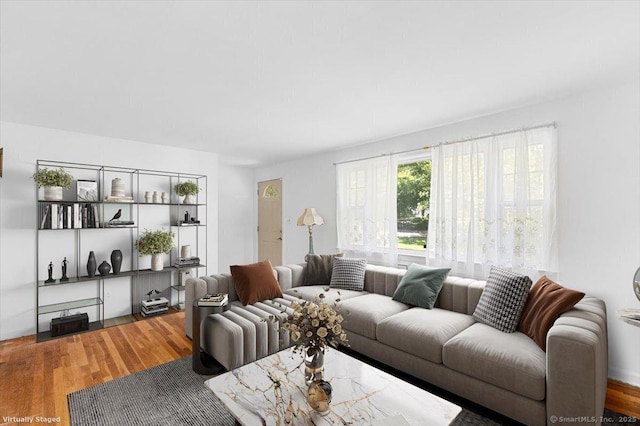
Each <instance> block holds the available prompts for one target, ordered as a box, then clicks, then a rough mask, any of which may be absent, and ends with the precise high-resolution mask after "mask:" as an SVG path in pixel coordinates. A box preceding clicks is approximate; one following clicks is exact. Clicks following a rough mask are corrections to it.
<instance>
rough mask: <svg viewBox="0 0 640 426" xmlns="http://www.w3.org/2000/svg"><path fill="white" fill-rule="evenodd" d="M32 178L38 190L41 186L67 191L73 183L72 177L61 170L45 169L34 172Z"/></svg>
mask: <svg viewBox="0 0 640 426" xmlns="http://www.w3.org/2000/svg"><path fill="white" fill-rule="evenodd" d="M32 177H33V180H34V181H35V182H36V185H38V188H40V187H42V186H60V187H62V188H64V189H69V188H71V184H72V183H73V176H71V175H70V174H69V173H67V172H66V171H65V170H64V169H63V168H60V169H55V170H49V169H47V168H44V169H40V170H38V171H37V172H35V173H34V174H33V176H32Z"/></svg>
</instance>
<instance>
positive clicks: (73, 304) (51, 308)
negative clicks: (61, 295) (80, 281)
mask: <svg viewBox="0 0 640 426" xmlns="http://www.w3.org/2000/svg"><path fill="white" fill-rule="evenodd" d="M95 305H102V299H100V298H99V297H91V298H89V299H81V300H72V301H70V302H63V303H54V304H53V305H43V306H38V315H44V314H50V313H53V312H61V311H64V310H65V309H78V308H85V307H87V306H95Z"/></svg>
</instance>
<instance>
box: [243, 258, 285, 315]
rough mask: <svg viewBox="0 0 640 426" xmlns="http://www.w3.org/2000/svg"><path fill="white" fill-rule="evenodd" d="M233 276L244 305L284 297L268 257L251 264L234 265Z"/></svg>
mask: <svg viewBox="0 0 640 426" xmlns="http://www.w3.org/2000/svg"><path fill="white" fill-rule="evenodd" d="M231 276H232V277H233V284H234V286H235V288H236V293H238V298H239V299H240V301H241V302H242V304H243V305H251V304H254V303H256V302H261V301H263V300H267V299H273V298H274V297H282V290H280V285H278V280H276V276H275V275H274V272H273V267H272V266H271V262H270V261H269V260H268V259H267V260H265V261H262V262H258V263H252V264H250V265H232V266H231Z"/></svg>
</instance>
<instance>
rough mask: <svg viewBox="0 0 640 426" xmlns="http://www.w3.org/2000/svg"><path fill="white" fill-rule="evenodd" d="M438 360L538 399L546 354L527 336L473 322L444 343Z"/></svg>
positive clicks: (473, 375) (456, 369)
mask: <svg viewBox="0 0 640 426" xmlns="http://www.w3.org/2000/svg"><path fill="white" fill-rule="evenodd" d="M442 363H443V364H444V365H445V366H447V367H449V368H451V369H452V370H455V371H458V372H460V373H463V374H466V375H468V376H471V377H475V378H476V379H479V380H482V381H483V382H487V383H491V384H492V385H495V386H498V387H501V388H503V389H507V390H509V391H511V392H514V393H517V394H519V395H522V396H525V397H527V398H531V399H534V400H536V401H542V400H544V397H545V384H546V380H545V377H546V355H545V353H544V351H543V350H542V349H540V348H539V347H538V345H536V343H535V342H534V341H533V340H531V339H530V338H529V337H528V336H527V335H525V334H523V333H520V332H519V331H516V332H514V333H503V332H501V331H499V330H496V329H495V328H493V327H490V326H488V325H486V324H479V323H476V324H474V325H472V326H471V327H469V328H467V329H466V330H464V331H462V332H461V333H459V334H458V335H456V336H455V337H454V338H452V339H451V340H449V341H448V342H447V343H445V344H444V347H443V350H442Z"/></svg>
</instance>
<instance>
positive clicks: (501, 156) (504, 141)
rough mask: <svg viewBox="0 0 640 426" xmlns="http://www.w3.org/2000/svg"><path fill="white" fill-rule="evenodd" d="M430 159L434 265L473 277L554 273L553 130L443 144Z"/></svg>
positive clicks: (430, 238) (430, 252)
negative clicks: (498, 270) (495, 271)
mask: <svg viewBox="0 0 640 426" xmlns="http://www.w3.org/2000/svg"><path fill="white" fill-rule="evenodd" d="M432 156H433V157H432V177H431V203H430V204H431V208H430V216H429V231H428V237H427V262H428V263H429V264H432V265H438V266H447V267H451V268H452V274H457V275H463V276H469V277H476V278H486V276H487V275H488V272H489V269H490V267H491V265H496V266H501V267H504V268H508V269H510V270H512V271H514V272H518V273H524V274H528V275H531V276H537V275H541V274H543V273H544V274H547V275H549V276H550V277H554V276H555V275H556V274H557V272H558V249H557V235H556V161H557V160H556V131H555V127H553V126H549V127H541V128H536V129H531V130H526V131H519V132H513V133H508V134H504V135H499V136H492V137H486V138H482V139H476V140H473V141H468V142H460V143H453V144H447V145H440V146H437V147H434V148H433V152H432Z"/></svg>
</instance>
